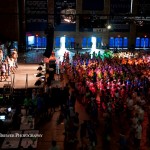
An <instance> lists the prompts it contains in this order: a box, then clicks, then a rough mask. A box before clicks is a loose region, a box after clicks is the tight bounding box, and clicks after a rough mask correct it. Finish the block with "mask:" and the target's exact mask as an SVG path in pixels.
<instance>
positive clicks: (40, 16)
mask: <svg viewBox="0 0 150 150" xmlns="http://www.w3.org/2000/svg"><path fill="white" fill-rule="evenodd" d="M25 12H26V30H27V31H28V32H30V31H44V30H45V29H46V28H47V24H48V10H47V0H26V1H25Z"/></svg>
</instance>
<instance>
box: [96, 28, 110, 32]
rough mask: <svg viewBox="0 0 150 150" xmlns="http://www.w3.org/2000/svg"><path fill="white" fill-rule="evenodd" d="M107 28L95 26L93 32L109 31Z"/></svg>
mask: <svg viewBox="0 0 150 150" xmlns="http://www.w3.org/2000/svg"><path fill="white" fill-rule="evenodd" d="M107 31H108V30H107V29H106V28H93V32H107Z"/></svg>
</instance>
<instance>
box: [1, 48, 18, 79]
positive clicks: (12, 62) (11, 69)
mask: <svg viewBox="0 0 150 150" xmlns="http://www.w3.org/2000/svg"><path fill="white" fill-rule="evenodd" d="M17 58H18V52H17V50H16V49H14V50H13V51H12V52H11V54H10V56H8V55H7V56H6V55H5V54H4V52H3V50H2V49H0V81H7V79H8V77H9V76H10V75H11V74H14V73H15V71H16V69H17V67H18V64H17Z"/></svg>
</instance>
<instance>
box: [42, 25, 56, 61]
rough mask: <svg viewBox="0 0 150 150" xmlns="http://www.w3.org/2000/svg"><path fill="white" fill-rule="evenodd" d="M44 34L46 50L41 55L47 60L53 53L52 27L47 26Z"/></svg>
mask: <svg viewBox="0 0 150 150" xmlns="http://www.w3.org/2000/svg"><path fill="white" fill-rule="evenodd" d="M45 34H46V36H47V45H46V50H45V52H44V54H43V55H44V56H45V57H47V58H49V57H50V56H51V54H52V51H53V44H54V27H53V26H52V25H49V26H48V28H47V29H46V30H45Z"/></svg>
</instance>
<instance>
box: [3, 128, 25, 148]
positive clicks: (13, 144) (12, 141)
mask: <svg viewBox="0 0 150 150" xmlns="http://www.w3.org/2000/svg"><path fill="white" fill-rule="evenodd" d="M15 133H18V134H22V131H20V130H16V131H10V133H8V134H15ZM20 139H21V138H20V137H6V138H5V139H4V142H3V144H2V146H1V149H14V148H15V149H17V148H19V143H20Z"/></svg>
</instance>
